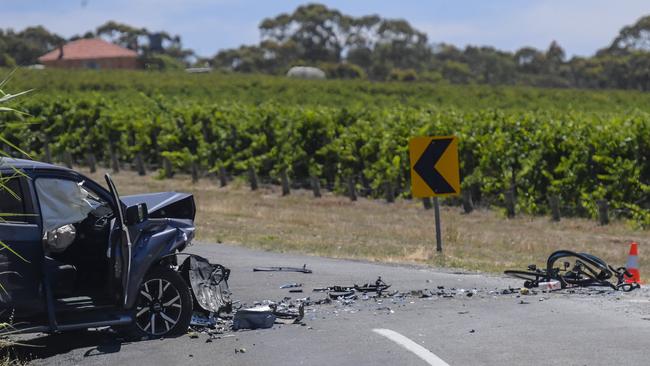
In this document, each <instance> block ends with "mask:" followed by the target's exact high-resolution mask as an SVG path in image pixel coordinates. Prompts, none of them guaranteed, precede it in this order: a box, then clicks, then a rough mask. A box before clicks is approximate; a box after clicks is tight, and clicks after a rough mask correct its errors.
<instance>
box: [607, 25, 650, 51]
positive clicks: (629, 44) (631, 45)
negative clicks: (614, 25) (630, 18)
mask: <svg viewBox="0 0 650 366" xmlns="http://www.w3.org/2000/svg"><path fill="white" fill-rule="evenodd" d="M603 51H604V52H606V53H612V54H618V55H621V54H628V53H631V52H634V51H644V52H648V51H650V16H644V17H642V18H640V19H639V20H637V22H636V23H634V24H633V25H629V26H625V27H623V28H622V29H621V30H620V32H619V33H618V35H617V36H616V38H614V40H613V41H612V44H611V45H610V46H609V49H605V50H603Z"/></svg>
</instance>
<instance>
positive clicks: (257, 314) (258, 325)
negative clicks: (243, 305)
mask: <svg viewBox="0 0 650 366" xmlns="http://www.w3.org/2000/svg"><path fill="white" fill-rule="evenodd" d="M273 323H275V315H274V314H273V309H272V308H271V307H270V306H268V305H260V306H256V307H252V308H248V309H240V310H237V312H236V313H235V317H234V318H233V323H232V329H233V330H239V329H267V328H271V327H272V326H273Z"/></svg>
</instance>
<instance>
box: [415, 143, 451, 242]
mask: <svg viewBox="0 0 650 366" xmlns="http://www.w3.org/2000/svg"><path fill="white" fill-rule="evenodd" d="M409 158H410V163H411V194H412V195H413V197H418V198H425V197H433V204H434V209H435V210H434V211H435V216H436V251H438V252H441V251H442V230H441V228H440V204H439V202H438V197H441V196H442V197H444V196H454V195H458V194H460V170H459V165H458V138H457V137H456V136H419V137H413V138H411V140H409Z"/></svg>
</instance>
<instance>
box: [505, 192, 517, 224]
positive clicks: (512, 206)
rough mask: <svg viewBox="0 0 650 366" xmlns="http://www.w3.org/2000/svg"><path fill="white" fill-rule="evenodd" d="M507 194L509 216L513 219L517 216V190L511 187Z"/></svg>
mask: <svg viewBox="0 0 650 366" xmlns="http://www.w3.org/2000/svg"><path fill="white" fill-rule="evenodd" d="M505 196H506V211H507V215H508V218H509V219H511V218H513V217H515V192H514V190H513V189H509V190H507V191H506V193H505Z"/></svg>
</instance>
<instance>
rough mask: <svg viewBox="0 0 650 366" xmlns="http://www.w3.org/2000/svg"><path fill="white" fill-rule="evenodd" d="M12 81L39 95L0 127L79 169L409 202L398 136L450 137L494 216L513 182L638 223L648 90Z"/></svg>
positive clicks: (194, 80) (644, 204) (530, 201)
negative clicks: (118, 166) (217, 175)
mask: <svg viewBox="0 0 650 366" xmlns="http://www.w3.org/2000/svg"><path fill="white" fill-rule="evenodd" d="M17 80H21V81H23V82H29V83H33V85H34V86H35V87H37V88H38V89H43V92H42V93H39V94H35V95H33V96H32V98H30V99H29V100H27V101H25V102H24V103H23V104H22V107H21V108H22V109H24V110H25V111H26V112H28V113H29V116H25V117H22V118H24V120H25V122H27V123H14V122H17V121H19V117H18V116H17V115H15V114H11V113H8V114H5V115H2V116H0V123H4V126H6V127H5V129H4V130H3V133H4V134H5V137H7V138H8V139H9V140H10V141H12V142H20V143H21V146H22V147H24V148H25V149H26V150H27V152H29V153H31V154H33V155H34V156H37V157H38V156H42V155H41V154H42V153H43V143H44V136H45V134H47V135H48V136H50V144H51V145H50V149H51V150H52V152H53V154H54V155H55V156H56V155H57V154H60V153H62V152H63V151H65V150H67V151H70V152H72V154H73V156H74V157H75V158H77V159H78V160H82V159H83V158H84V156H85V154H86V153H88V152H93V153H94V154H95V155H96V156H97V158H98V160H100V161H108V159H109V157H108V151H109V149H110V148H113V149H115V150H116V151H117V153H118V156H119V157H120V158H121V159H123V160H124V161H126V162H129V161H131V160H132V159H133V158H134V157H135V154H136V153H137V152H140V153H142V155H143V156H144V158H145V159H146V160H147V161H148V162H149V163H150V164H154V165H158V166H161V161H162V158H163V157H165V158H167V159H168V160H169V161H170V162H171V163H172V164H173V166H174V170H176V171H185V172H189V171H190V167H191V165H192V164H194V163H196V164H198V165H199V166H200V167H201V168H202V169H205V170H211V171H216V170H218V168H219V167H221V166H223V167H225V168H226V169H227V170H228V171H229V172H230V173H231V174H235V175H237V174H245V173H246V170H247V169H248V167H249V166H254V167H255V168H256V169H257V171H258V173H259V174H260V175H261V176H265V177H273V178H275V179H277V177H278V175H279V172H280V171H281V170H286V171H287V172H288V173H289V174H290V175H291V177H292V179H293V180H296V181H299V182H307V181H308V179H309V177H310V176H313V175H316V176H318V177H320V178H321V179H323V180H324V181H325V182H326V183H327V184H328V186H331V187H334V188H335V189H337V190H340V191H343V190H345V184H346V179H347V177H349V176H351V175H354V176H355V177H358V182H359V184H360V185H361V186H362V188H364V190H365V191H372V195H374V196H377V197H379V196H381V195H382V194H383V193H382V190H383V189H385V188H384V187H385V184H386V183H387V182H390V183H391V184H392V185H393V187H394V188H395V191H396V192H397V194H400V195H402V196H407V195H408V193H409V158H408V151H407V141H408V139H409V138H410V137H411V136H416V135H450V134H454V135H457V136H459V138H460V155H461V175H462V179H463V187H464V188H465V189H468V188H470V187H471V188H472V190H473V191H475V192H476V193H478V196H477V197H474V199H475V201H476V202H479V203H481V204H483V205H494V206H503V205H504V202H503V193H504V192H505V191H506V190H507V189H509V188H510V187H511V185H513V184H514V185H515V186H516V188H517V200H518V202H517V205H518V207H519V208H520V209H522V210H523V211H525V212H529V213H532V214H544V213H547V212H548V210H549V209H548V206H547V205H548V203H547V202H548V196H549V195H559V196H560V199H561V203H562V210H563V212H564V213H565V214H569V215H577V216H593V217H595V216H596V214H597V212H596V211H597V210H596V206H595V200H597V199H603V198H604V199H607V200H608V201H609V202H610V206H611V207H612V209H613V212H614V213H616V214H618V215H619V216H621V217H624V218H629V219H631V220H633V221H634V222H636V223H637V224H638V225H640V226H646V227H647V225H648V223H647V222H648V208H649V207H650V198H649V197H650V195H649V192H650V188H648V187H650V109H649V108H650V107H648V106H650V103H649V102H650V100H649V99H650V96H648V95H647V94H644V93H639V92H616V91H608V92H595V91H594V92H587V91H577V90H553V89H532V88H521V87H487V86H465V87H458V86H450V85H435V86H432V85H430V84H422V83H417V82H416V83H398V82H395V83H382V84H377V83H372V82H367V81H354V80H352V81H345V82H344V81H336V80H334V81H329V80H325V81H307V80H289V79H286V78H281V77H261V76H257V77H252V76H236V75H219V74H207V75H187V74H184V73H163V74H157V75H156V74H150V73H135V72H105V71H104V72H102V71H97V72H81V73H72V72H63V71H60V72H52V71H29V72H27V71H22V72H21V73H20V78H18V79H17ZM18 87H20V86H18ZM636 106H641V107H643V108H636ZM31 122H34V123H31Z"/></svg>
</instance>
